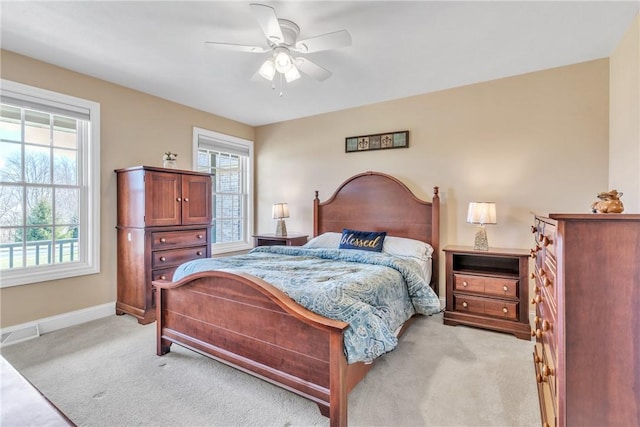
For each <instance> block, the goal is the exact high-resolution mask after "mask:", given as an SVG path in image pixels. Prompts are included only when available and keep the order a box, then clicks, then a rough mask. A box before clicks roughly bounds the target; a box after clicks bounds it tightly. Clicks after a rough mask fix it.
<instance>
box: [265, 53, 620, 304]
mask: <svg viewBox="0 0 640 427" xmlns="http://www.w3.org/2000/svg"><path fill="white" fill-rule="evenodd" d="M608 97H609V62H608V60H607V59H601V60H596V61H590V62H586V63H581V64H576V65H571V66H566V67H561V68H555V69H551V70H546V71H541V72H536V73H531V74H526V75H521V76H516V77H511V78H506V79H501V80H495V81H490V82H486V83H481V84H475V85H470V86H465V87H459V88H455V89H451V90H445V91H441V92H436V93H430V94H425V95H421V96H415V97H410V98H405V99H400V100H395V101H391V102H385V103H380V104H375V105H370V106H365V107H361V108H354V109H350V110H346V111H340V112H335V113H329V114H324V115H320V116H315V117H309V118H304V119H299V120H293V121H288V122H284V123H278V124H273V125H268V126H262V127H259V128H257V129H256V144H257V153H258V157H257V163H256V172H257V179H256V189H257V195H258V199H257V206H258V211H257V216H256V223H257V231H260V232H272V231H273V229H274V227H275V222H274V221H273V220H272V219H271V217H270V211H269V209H270V206H271V203H273V202H275V201H286V202H288V203H289V206H290V212H291V217H290V218H289V219H288V220H287V229H288V230H289V231H302V232H306V233H311V232H312V199H313V191H314V190H320V199H321V200H325V199H327V198H329V196H330V195H331V194H332V192H333V190H334V189H335V188H336V187H337V186H338V185H339V184H340V183H342V182H343V181H344V180H345V179H347V178H349V177H350V176H352V175H354V174H356V173H360V172H363V171H367V170H375V171H380V172H385V173H388V174H391V175H394V176H397V177H399V178H400V179H401V180H402V181H403V182H405V183H406V184H407V185H408V187H409V188H410V189H411V190H413V191H414V192H415V193H416V194H417V195H418V196H419V197H421V198H429V197H431V191H432V187H433V186H435V185H437V186H440V189H441V197H442V209H443V217H442V224H441V236H442V242H441V243H442V245H443V246H444V245H447V244H472V243H473V236H474V233H475V228H474V226H472V225H470V224H467V223H466V209H467V206H468V203H469V202H470V201H474V200H478V201H486V200H493V201H495V202H496V203H497V211H498V224H497V225H495V226H488V227H487V228H488V235H489V244H490V246H496V247H516V248H525V249H526V248H529V247H531V246H532V240H531V233H530V231H529V230H530V225H531V224H532V214H531V211H536V212H546V213H548V212H588V209H589V206H590V205H591V203H592V202H593V201H594V200H595V195H596V193H597V192H599V191H602V190H603V189H606V188H607V185H608V171H607V164H608V133H609V124H608V122H609V110H608ZM396 130H409V132H410V147H409V148H407V149H393V150H384V151H371V152H362V153H349V154H346V153H345V152H344V138H345V137H348V136H354V135H363V134H365V135H366V134H372V133H380V132H387V131H396ZM381 203H383V201H381ZM443 267H444V265H443V264H442V265H441V271H444V270H443ZM442 279H443V278H442V277H441V281H440V289H441V295H443V294H444V292H443V291H444V282H443V281H442Z"/></svg>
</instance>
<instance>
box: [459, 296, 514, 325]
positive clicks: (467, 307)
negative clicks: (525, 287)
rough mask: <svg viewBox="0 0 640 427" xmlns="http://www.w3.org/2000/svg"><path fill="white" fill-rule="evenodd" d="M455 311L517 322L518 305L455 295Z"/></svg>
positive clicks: (510, 302)
mask: <svg viewBox="0 0 640 427" xmlns="http://www.w3.org/2000/svg"><path fill="white" fill-rule="evenodd" d="M453 298H454V300H455V310H456V311H459V312H462V313H472V314H482V315H485V316H492V317H498V318H501V319H509V320H517V319H518V303H517V302H513V301H500V300H494V299H490V298H477V297H472V296H468V295H454V296H453Z"/></svg>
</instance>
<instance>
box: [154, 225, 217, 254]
mask: <svg viewBox="0 0 640 427" xmlns="http://www.w3.org/2000/svg"><path fill="white" fill-rule="evenodd" d="M206 241H207V230H206V229H196V230H181V231H156V232H153V233H151V248H152V249H154V250H155V249H171V248H175V247H181V246H192V245H202V244H203V243H205V242H206Z"/></svg>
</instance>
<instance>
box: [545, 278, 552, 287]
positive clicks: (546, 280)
mask: <svg viewBox="0 0 640 427" xmlns="http://www.w3.org/2000/svg"><path fill="white" fill-rule="evenodd" d="M544 285H545V286H551V280H549V278H548V277H545V278H544Z"/></svg>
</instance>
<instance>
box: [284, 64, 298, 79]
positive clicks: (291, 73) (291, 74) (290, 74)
mask: <svg viewBox="0 0 640 427" xmlns="http://www.w3.org/2000/svg"><path fill="white" fill-rule="evenodd" d="M284 78H285V79H286V80H287V83H291V82H292V81H294V80H298V79H299V78H300V72H299V71H298V69H297V68H296V66H295V65H293V64H292V65H291V67H289V69H288V70H287V71H286V72H285V73H284Z"/></svg>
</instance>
